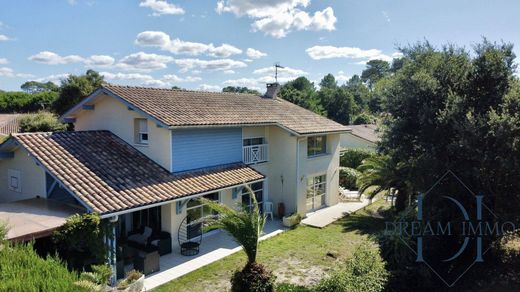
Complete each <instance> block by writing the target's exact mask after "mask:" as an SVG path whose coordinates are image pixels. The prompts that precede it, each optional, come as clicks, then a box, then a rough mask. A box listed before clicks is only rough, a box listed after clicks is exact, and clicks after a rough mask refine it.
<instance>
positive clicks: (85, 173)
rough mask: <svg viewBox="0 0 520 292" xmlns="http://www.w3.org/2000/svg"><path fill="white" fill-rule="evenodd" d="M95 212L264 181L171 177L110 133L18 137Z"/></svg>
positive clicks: (245, 171) (201, 174) (218, 175)
mask: <svg viewBox="0 0 520 292" xmlns="http://www.w3.org/2000/svg"><path fill="white" fill-rule="evenodd" d="M13 139H15V140H16V141H17V142H18V143H19V144H20V145H21V146H22V147H23V148H25V149H26V150H27V151H28V152H29V153H30V154H31V155H32V156H33V157H34V158H36V159H37V160H38V161H39V162H40V163H41V164H42V165H43V166H44V167H45V168H46V169H47V170H48V171H49V172H50V173H51V174H53V175H54V176H56V177H58V178H59V180H60V182H61V183H62V184H63V185H64V186H65V187H66V188H67V189H69V190H70V191H71V192H73V193H74V195H75V196H76V197H78V198H79V199H80V200H81V201H83V202H84V203H85V204H86V205H87V206H89V207H90V208H91V209H92V210H93V211H95V212H99V213H112V212H115V211H119V210H124V209H129V208H134V207H138V206H142V205H147V204H152V203H156V202H161V201H167V200H171V199H175V198H179V197H184V196H188V195H194V194H198V193H202V192H208V191H212V190H217V189H220V188H225V187H230V186H234V185H239V184H242V183H247V182H252V181H256V180H261V179H263V178H264V176H263V175H262V174H260V173H258V172H257V171H255V170H254V169H252V168H250V167H248V166H245V165H243V164H232V165H224V166H218V167H213V168H208V169H204V170H197V171H190V172H185V173H181V174H171V173H170V172H169V171H167V170H166V169H164V168H162V167H161V166H160V165H158V164H156V163H155V162H154V161H152V160H151V159H149V158H148V157H146V156H145V155H144V154H142V153H141V152H139V151H138V150H137V149H135V148H133V147H132V146H130V145H128V144H126V143H125V142H124V141H123V140H121V139H120V138H118V137H117V136H115V135H114V134H112V133H111V132H108V131H77V132H59V133H24V134H14V135H13Z"/></svg>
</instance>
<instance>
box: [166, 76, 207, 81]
mask: <svg viewBox="0 0 520 292" xmlns="http://www.w3.org/2000/svg"><path fill="white" fill-rule="evenodd" d="M162 79H163V80H164V81H170V82H196V81H200V80H202V78H200V77H196V76H186V77H179V76H177V75H175V74H168V75H164V76H163V78H162Z"/></svg>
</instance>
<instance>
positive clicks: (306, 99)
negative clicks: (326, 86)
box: [279, 77, 325, 115]
mask: <svg viewBox="0 0 520 292" xmlns="http://www.w3.org/2000/svg"><path fill="white" fill-rule="evenodd" d="M279 96H280V97H281V98H283V99H285V100H287V101H289V102H292V103H294V104H296V105H299V106H301V107H303V108H306V109H308V110H311V111H313V112H315V113H317V114H320V115H325V110H324V108H323V106H322V105H321V101H320V100H319V99H318V97H317V95H316V88H315V87H314V83H312V82H310V81H309V79H307V78H305V77H298V78H296V79H294V80H292V81H289V82H287V83H285V84H284V85H283V86H282V88H281V89H280V93H279Z"/></svg>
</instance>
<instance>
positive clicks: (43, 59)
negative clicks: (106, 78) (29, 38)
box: [29, 51, 114, 67]
mask: <svg viewBox="0 0 520 292" xmlns="http://www.w3.org/2000/svg"><path fill="white" fill-rule="evenodd" d="M29 60H31V61H34V62H38V63H43V64H47V65H62V64H70V63H83V64H85V65H87V66H96V67H106V66H110V65H112V64H113V63H114V58H112V57H110V56H106V55H92V56H90V57H88V58H83V57H81V56H78V55H68V56H60V55H58V54H56V53H54V52H50V51H42V52H39V53H38V54H36V55H32V56H30V57H29Z"/></svg>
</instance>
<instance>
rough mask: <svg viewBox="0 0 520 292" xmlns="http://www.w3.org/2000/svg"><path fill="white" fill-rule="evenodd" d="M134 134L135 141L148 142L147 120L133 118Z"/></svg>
mask: <svg viewBox="0 0 520 292" xmlns="http://www.w3.org/2000/svg"><path fill="white" fill-rule="evenodd" d="M134 135H135V143H137V144H144V145H147V144H148V120H146V119H135V120H134Z"/></svg>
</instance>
